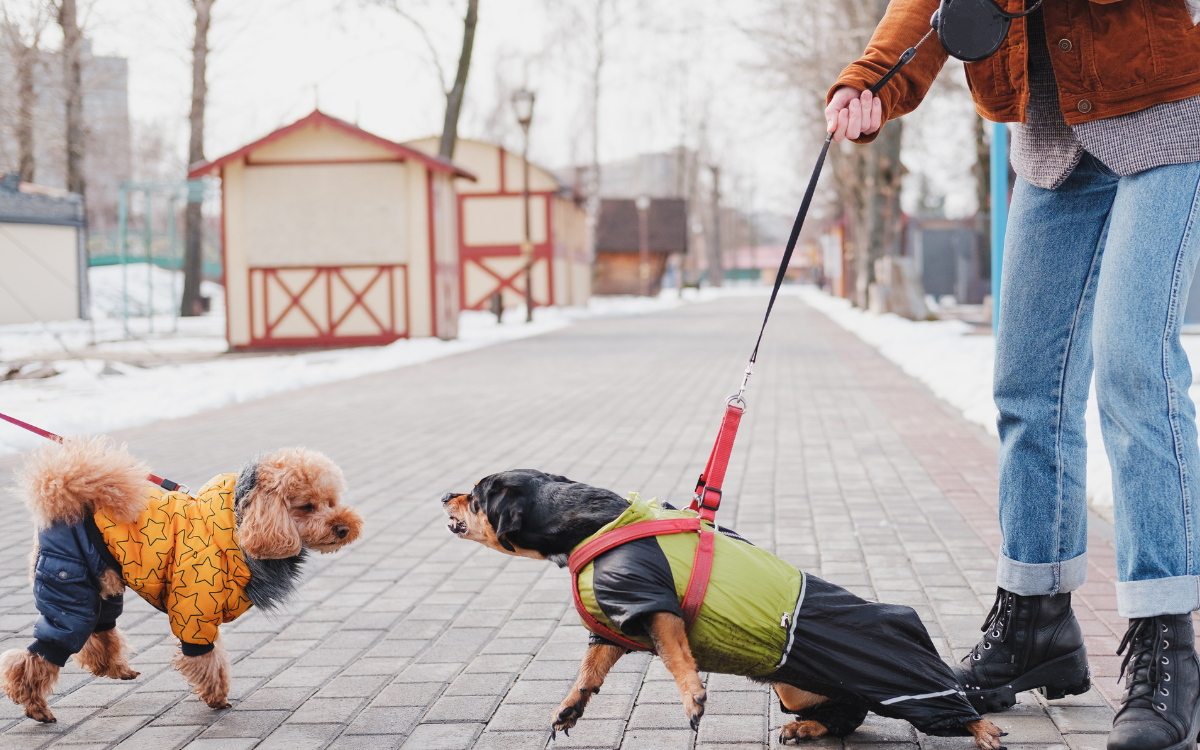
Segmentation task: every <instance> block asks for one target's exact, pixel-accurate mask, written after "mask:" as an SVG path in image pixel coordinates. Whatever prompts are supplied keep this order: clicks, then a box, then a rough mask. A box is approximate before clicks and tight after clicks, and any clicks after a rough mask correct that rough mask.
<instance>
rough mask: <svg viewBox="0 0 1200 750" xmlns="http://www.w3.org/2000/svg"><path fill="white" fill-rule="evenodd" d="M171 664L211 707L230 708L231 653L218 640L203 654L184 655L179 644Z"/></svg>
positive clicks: (193, 690)
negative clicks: (210, 649) (226, 651)
mask: <svg viewBox="0 0 1200 750" xmlns="http://www.w3.org/2000/svg"><path fill="white" fill-rule="evenodd" d="M171 666H172V667H175V669H177V670H179V674H181V675H183V677H184V679H186V680H187V681H188V684H189V685H191V686H192V692H193V693H195V694H196V697H198V698H199V699H200V700H202V701H204V702H205V703H207V704H208V706H209V708H229V701H228V700H226V698H228V697H229V655H228V654H227V653H225V646H224V645H222V644H221V641H220V640H218V641H217V642H216V643H214V644H213V650H212V651H209V652H208V653H207V654H204V655H203V656H184V655H183V651H182V650H181V649H180V648H179V647H178V646H177V647H176V651H175V656H174V657H172V658H171Z"/></svg>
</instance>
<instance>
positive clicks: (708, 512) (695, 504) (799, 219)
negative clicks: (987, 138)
mask: <svg viewBox="0 0 1200 750" xmlns="http://www.w3.org/2000/svg"><path fill="white" fill-rule="evenodd" d="M933 32H934V29H933V28H930V29H929V31H927V32H926V33H925V36H923V37H921V41H919V42H917V43H916V44H914V45H913V46H911V47H909V48H908V49H906V50H904V52H903V54H901V55H900V59H899V60H897V61H896V64H895V65H893V66H892V67H891V68H890V69H889V70H888V71H887V72H886V73H884V74H883V77H882V78H880V79H879V81H878V82H877V83H876V84H875V85H874V86H872V87H871V88H870V92H871V94H872V95H878V93H879V91H880V90H881V89H882V88H883V87H884V86H886V85H887V83H888V81H890V80H892V78H893V77H894V76H895V75H896V73H898V72H899V71H900V69H901V68H903V67H904V66H905V65H907V64H909V63H910V62H912V59H913V58H914V57H916V56H917V49H918V48H919V47H920V46H921V45H922V44H924V43H925V40H926V39H928V38H929V36H930V35H931V34H932V33H933ZM832 142H833V133H829V134H827V135H826V136H825V143H824V144H822V145H821V153H820V155H819V156H818V157H817V164H816V166H815V167H813V171H812V176H811V177H809V178H808V187H806V188H805V189H804V200H802V201H801V202H800V210H799V211H797V212H796V220H795V222H793V223H792V231H791V234H789V235H788V241H787V246H786V247H785V248H784V251H783V259H782V260H781V261H780V263H779V273H777V274H775V285H774V287H772V289H771V299H770V300H769V301H768V302H767V313H766V315H764V316H763V322H762V326H761V327H760V328H759V329H758V340H757V341H755V342H754V351H752V352H751V353H750V362H749V363H748V364H747V365H746V371H745V373H744V374H743V376H742V385H741V387H740V388H738V392H737V395H734V396H730V397H729V400H727V401H726V402H725V415H724V417H722V419H721V429H720V431H719V432H718V433H717V441H716V443H714V444H713V448H712V452H711V453H709V456H708V463H707V464H706V465H705V467H704V472H703V473H702V474H700V479H699V480H697V481H696V491H695V494H694V495H693V496H692V502H691V505H689V506H688V507H689V509H691V510H693V511H695V512H697V513H699V514H700V517H701V518H703V519H704V520H706V521H710V522H712V523H714V524H715V523H716V515H717V510H718V509H719V508H720V507H721V485H722V484H724V482H725V470H726V469H728V468H729V456H730V454H731V453H732V452H733V442H734V440H735V439H736V438H737V430H738V425H739V424H741V421H742V415H743V414H745V412H746V400H745V398H743V396H744V394H745V393H746V387H747V386H748V385H749V384H750V375H751V374H752V373H753V372H754V363H755V362H757V361H758V348H759V346H760V345H762V339H763V333H765V332H766V330H767V321H768V320H770V318H771V311H772V310H773V309H774V308H775V299H776V298H777V297H778V296H779V288H780V287H781V286H783V277H784V274H786V273H787V269H788V264H789V263H791V261H792V253H793V252H795V250H796V243H797V242H798V241H799V240H800V230H801V229H803V228H804V219H805V218H806V217H807V216H808V209H809V207H810V206H811V205H812V201H813V195H814V194H815V193H816V191H817V180H819V179H820V177H821V170H822V168H824V166H825V157H826V156H828V155H829V144H830V143H832Z"/></svg>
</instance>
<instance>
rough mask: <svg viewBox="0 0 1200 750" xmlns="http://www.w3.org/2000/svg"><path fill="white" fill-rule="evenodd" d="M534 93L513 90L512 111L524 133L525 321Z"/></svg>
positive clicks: (529, 304)
mask: <svg viewBox="0 0 1200 750" xmlns="http://www.w3.org/2000/svg"><path fill="white" fill-rule="evenodd" d="M535 98H536V97H535V95H534V93H533V92H532V91H530V90H528V89H524V88H522V89H520V90H519V91H515V92H513V95H512V105H513V111H514V112H515V113H516V115H517V122H518V123H519V124H520V125H521V131H522V132H523V133H524V134H525V149H524V152H523V153H522V154H521V161H522V168H523V171H524V176H525V186H524V190H523V196H524V200H525V241H524V242H523V243H521V255H522V256H523V257H524V259H525V322H526V323H532V322H533V241H532V240H531V239H530V237H531V234H530V231H529V230H530V226H529V224H530V222H529V125H530V123H532V122H533V101H534V99H535Z"/></svg>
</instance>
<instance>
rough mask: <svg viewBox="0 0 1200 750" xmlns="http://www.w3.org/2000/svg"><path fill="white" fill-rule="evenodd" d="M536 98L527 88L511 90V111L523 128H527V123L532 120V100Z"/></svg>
mask: <svg viewBox="0 0 1200 750" xmlns="http://www.w3.org/2000/svg"><path fill="white" fill-rule="evenodd" d="M536 98H537V97H536V96H535V95H534V93H533V92H532V91H530V90H529V89H525V88H522V89H518V90H517V91H514V92H513V95H512V105H513V112H514V113H515V114H516V116H517V122H518V123H520V125H521V127H522V128H524V129H525V130H528V129H529V124H530V123H531V122H533V100H534V99H536Z"/></svg>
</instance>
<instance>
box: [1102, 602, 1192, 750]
mask: <svg viewBox="0 0 1200 750" xmlns="http://www.w3.org/2000/svg"><path fill="white" fill-rule="evenodd" d="M1126 648H1128V649H1129V653H1127V654H1125V661H1123V662H1122V663H1121V673H1122V674H1124V675H1125V694H1124V695H1123V696H1121V708H1120V710H1118V711H1117V715H1116V717H1115V718H1114V719H1113V728H1112V732H1110V733H1109V735H1108V750H1187V749H1189V748H1192V747H1195V746H1196V732H1197V730H1198V729H1200V661H1197V659H1196V645H1195V638H1194V635H1193V633H1192V616H1191V615H1190V614H1187V615H1159V616H1158V617H1146V618H1142V619H1138V620H1130V621H1129V630H1127V631H1125V637H1124V638H1123V639H1122V640H1121V647H1120V648H1119V649H1117V653H1118V654H1120V653H1122V652H1124V651H1125V649H1126Z"/></svg>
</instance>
